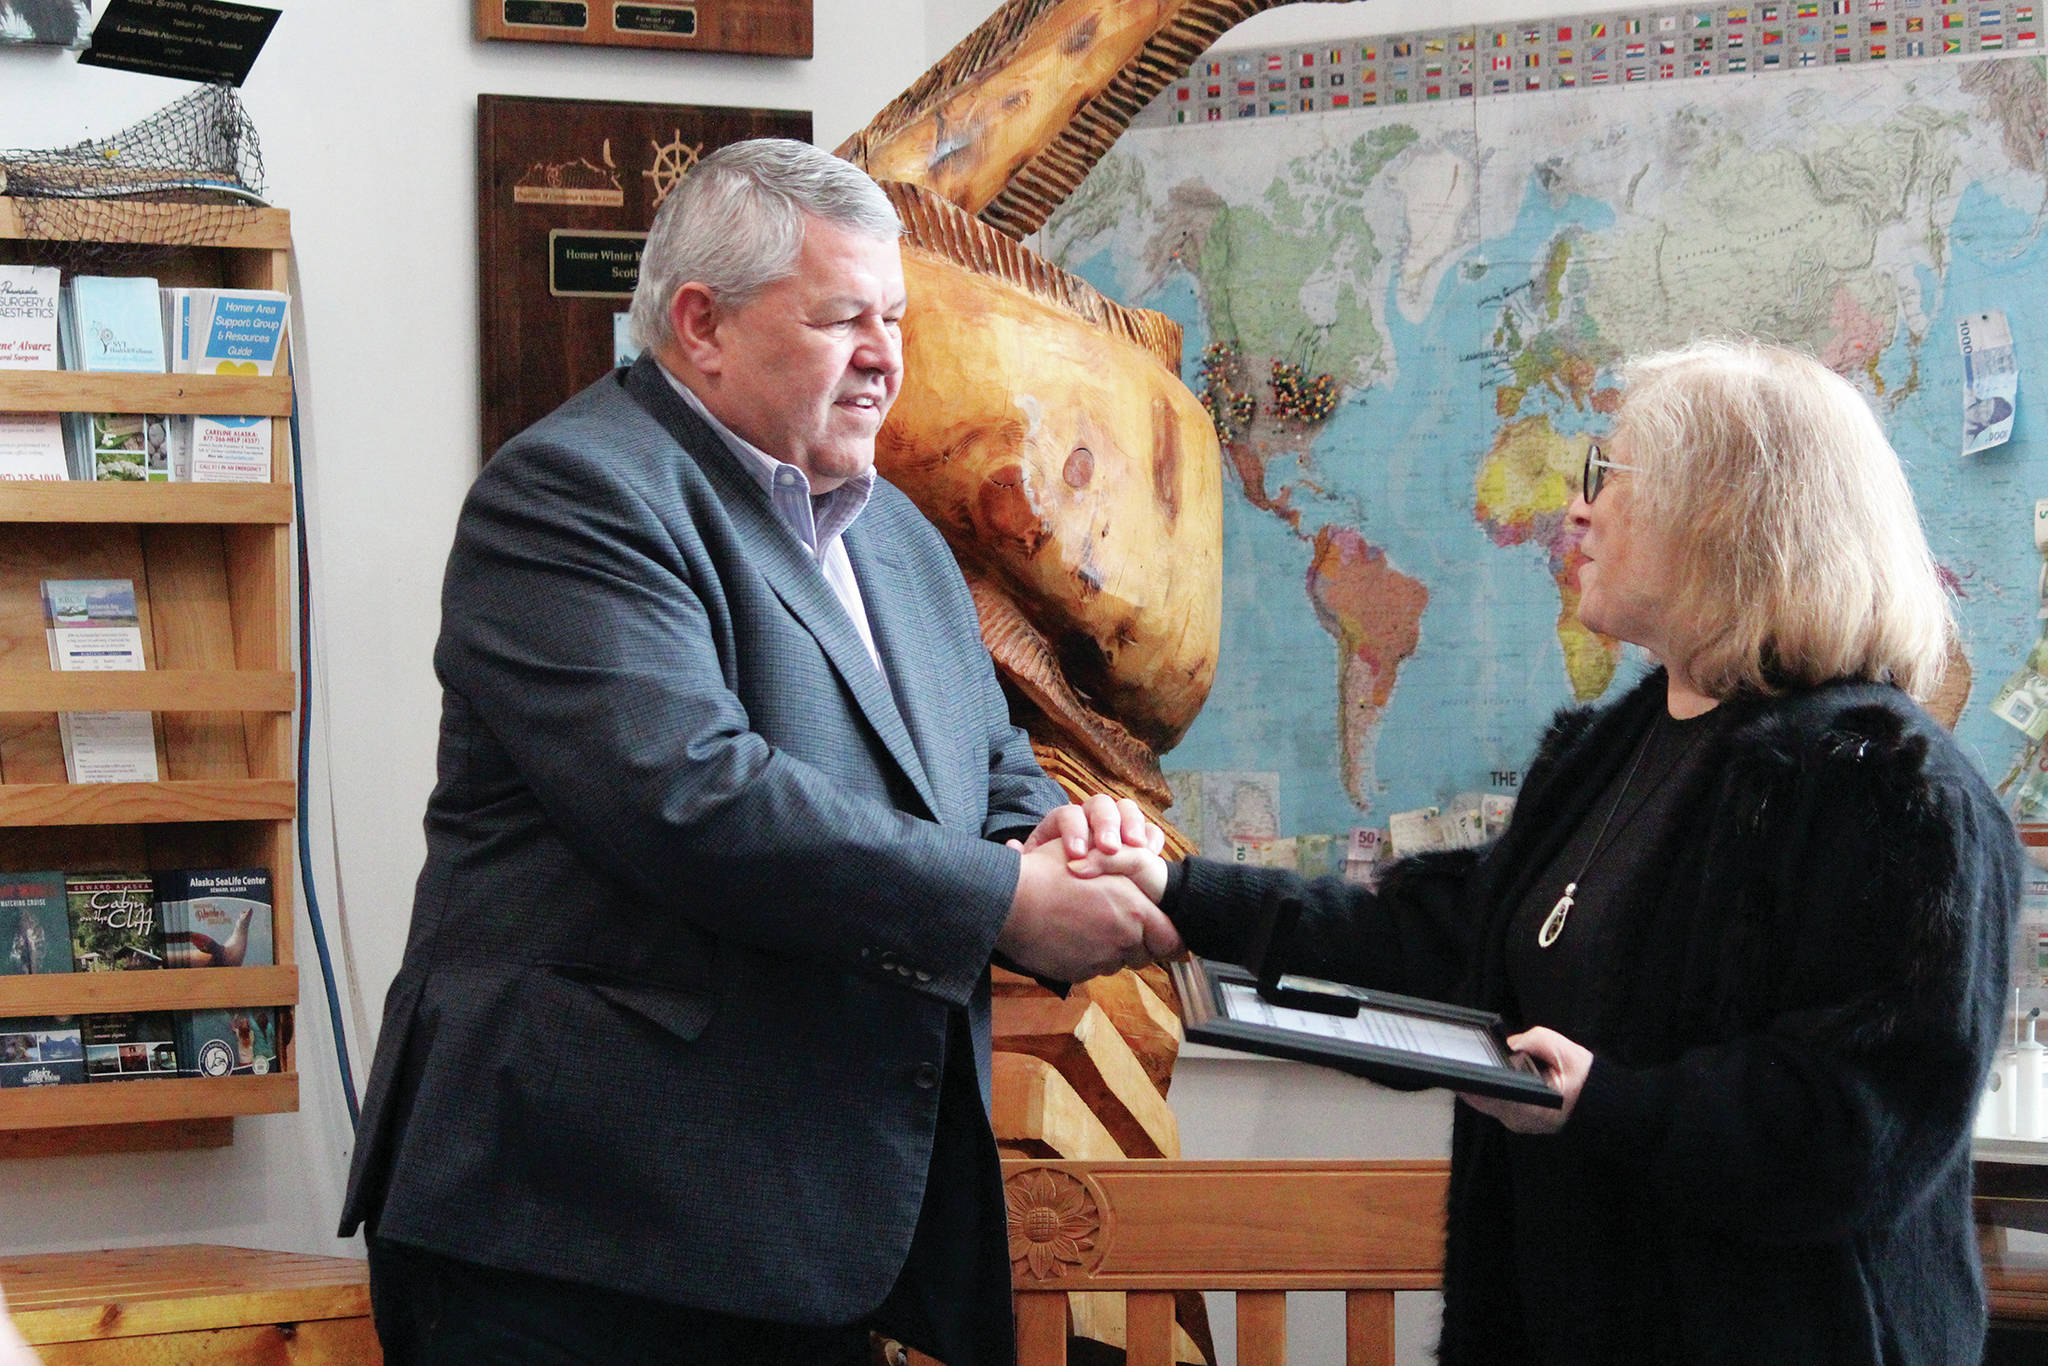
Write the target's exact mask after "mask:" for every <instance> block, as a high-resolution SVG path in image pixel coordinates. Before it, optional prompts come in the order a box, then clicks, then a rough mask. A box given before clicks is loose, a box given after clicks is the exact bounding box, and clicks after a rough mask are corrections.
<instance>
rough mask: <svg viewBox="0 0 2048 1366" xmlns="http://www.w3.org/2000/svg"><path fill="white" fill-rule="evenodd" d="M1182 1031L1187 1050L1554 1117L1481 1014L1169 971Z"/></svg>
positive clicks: (1548, 1091) (1227, 969) (1544, 1093)
mask: <svg viewBox="0 0 2048 1366" xmlns="http://www.w3.org/2000/svg"><path fill="white" fill-rule="evenodd" d="M1172 970H1173V983H1174V985H1175V986H1176V987H1178V988H1179V989H1180V999H1181V1006H1182V1010H1183V1011H1184V1014H1183V1017H1182V1024H1183V1025H1184V1026H1185V1027H1186V1029H1187V1036H1188V1038H1189V1039H1191V1040H1193V1041H1194V1042H1196V1043H1206V1044H1213V1045H1215V1046H1216V1047H1218V1048H1229V1049H1235V1050H1236V1051H1238V1052H1240V1053H1263V1054H1266V1055H1268V1056H1270V1057H1275V1058H1291V1059H1293V1060H1294V1061H1296V1062H1309V1063H1315V1064H1316V1065H1318V1066H1320V1067H1333V1068H1336V1069H1337V1070H1338V1071H1340V1072H1349V1073H1351V1074H1352V1075H1354V1076H1361V1077H1367V1078H1370V1079H1372V1080H1374V1081H1382V1082H1387V1083H1390V1084H1393V1085H1396V1086H1443V1087H1448V1088H1450V1089H1451V1090H1454V1091H1465V1092H1469V1093H1470V1094H1473V1095H1480V1096H1498V1097H1500V1098H1502V1099H1504V1100H1519V1101H1523V1102H1526V1103H1528V1104H1530V1105H1541V1106H1544V1107H1546V1108H1548V1109H1553V1110H1554V1109H1558V1108H1560V1107H1561V1106H1563V1104H1564V1097H1562V1096H1560V1095H1559V1094H1558V1093H1557V1090H1556V1088H1554V1087H1552V1086H1551V1085H1550V1083H1549V1082H1547V1081H1545V1080H1544V1079H1543V1076H1542V1074H1541V1071H1540V1069H1539V1068H1538V1066H1537V1064H1536V1063H1535V1062H1533V1061H1531V1060H1530V1059H1529V1058H1527V1057H1524V1056H1523V1055H1522V1054H1520V1053H1515V1052H1511V1051H1510V1050H1509V1049H1508V1047H1507V1045H1506V1044H1505V1043H1504V1042H1502V1039H1501V1020H1500V1016H1498V1015H1495V1014H1492V1013H1490V1012H1488V1011H1484V1010H1469V1009H1467V1008H1465V1007H1463V1006H1453V1005H1445V1004H1443V1003H1442V1002H1440V1001H1423V1000H1418V999H1416V998H1415V997H1412V996H1396V995H1394V994H1392V993H1390V992H1382V991H1368V990H1366V989H1365V988H1363V987H1353V986H1346V985H1344V984H1343V983H1341V982H1325V981H1321V980H1319V979H1317V978H1312V977H1295V976H1284V977H1280V978H1278V979H1277V985H1275V984H1267V985H1265V986H1264V987H1262V985H1261V983H1260V981H1259V979H1258V978H1257V977H1256V976H1254V975H1253V974H1252V973H1250V972H1247V971H1246V970H1245V969H1243V968H1240V967H1237V966H1235V965H1233V964H1229V963H1216V962H1211V961H1209V960H1207V959H1203V958H1186V959H1183V960H1182V961H1180V962H1178V963H1175V964H1173V969H1172Z"/></svg>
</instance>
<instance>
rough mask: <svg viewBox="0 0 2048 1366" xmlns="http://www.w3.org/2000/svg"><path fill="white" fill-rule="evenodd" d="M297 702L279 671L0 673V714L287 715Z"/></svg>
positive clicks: (293, 686)
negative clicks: (227, 713) (218, 712)
mask: <svg viewBox="0 0 2048 1366" xmlns="http://www.w3.org/2000/svg"><path fill="white" fill-rule="evenodd" d="M298 700H299V689H298V682H297V680H296V679H294V678H293V676H292V675H291V674H288V673H283V672H279V671H276V670H248V671H244V672H232V673H214V672H208V671H205V670H197V669H161V670H137V671H135V672H132V673H127V672H123V673H82V674H66V673H55V672H50V673H39V672H26V673H0V712H19V711H168V712H188V711H266V712H288V711H290V710H292V708H293V707H295V706H297V705H298Z"/></svg>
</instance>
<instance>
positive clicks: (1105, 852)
mask: <svg viewBox="0 0 2048 1366" xmlns="http://www.w3.org/2000/svg"><path fill="white" fill-rule="evenodd" d="M1165 843H1166V834H1165V832H1164V831H1162V830H1161V829H1160V828H1159V827H1158V826H1156V825H1154V824H1152V822H1150V821H1148V820H1146V819H1145V816H1144V813H1143V812H1142V811H1140V810H1139V809H1138V804H1137V803H1136V802H1133V801H1131V800H1129V799H1128V798H1126V799H1123V800H1121V801H1118V800H1113V799H1112V798H1110V797H1107V796H1104V795H1101V794H1097V795H1096V796H1093V797H1090V798H1088V800H1087V801H1085V802H1079V803H1075V804H1072V805H1068V806H1063V807H1060V808H1059V809H1057V810H1055V811H1054V812H1052V814H1050V815H1048V816H1047V817H1046V818H1045V819H1044V820H1043V821H1041V822H1039V825H1038V828H1037V829H1036V830H1034V831H1032V832H1031V836H1030V838H1029V839H1026V840H1023V841H1018V840H1011V841H1010V847H1011V848H1012V849H1015V850H1017V851H1019V852H1020V853H1021V854H1023V856H1024V857H1023V866H1022V868H1021V869H1020V871H1019V872H1018V875H1017V891H1016V894H1015V895H1014V896H1013V897H1012V898H1011V900H1010V918H1009V919H1008V920H1006V921H1005V922H1004V923H1003V929H1002V933H1001V934H999V935H997V937H996V948H997V949H998V950H999V951H1000V952H1002V953H1003V954H1005V955H1006V956H1008V957H1009V959H1010V961H1012V962H1013V963H1016V964H1017V965H1018V966H1019V967H1021V968H1023V969H1025V970H1026V971H1027V972H1032V973H1036V974H1037V975H1039V976H1041V977H1050V978H1053V979H1054V980H1056V981H1062V982H1079V981H1083V980H1085V979H1087V978H1089V977H1099V976H1101V975H1103V974H1104V973H1110V972H1115V971H1117V970H1118V969H1120V968H1136V967H1143V966H1145V965H1146V964H1147V963H1154V962H1157V961H1159V960H1160V959H1162V958H1174V957H1177V956H1179V955H1180V954H1181V953H1182V952H1184V951H1185V946H1184V945H1183V944H1182V943H1181V938H1180V932H1179V931H1178V930H1176V929H1174V927H1173V922H1172V921H1170V920H1168V919H1167V918H1166V916H1165V914H1164V913H1163V912H1162V911H1161V910H1160V909H1159V898H1160V897H1161V896H1162V895H1163V894H1164V892H1165V890H1166V862H1165V860H1164V859H1162V858H1161V857H1160V856H1159V851H1160V850H1161V849H1162V848H1163V847H1165Z"/></svg>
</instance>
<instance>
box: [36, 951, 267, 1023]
mask: <svg viewBox="0 0 2048 1366" xmlns="http://www.w3.org/2000/svg"><path fill="white" fill-rule="evenodd" d="M298 1003H299V970H298V969H297V968H296V967H294V966H292V965H290V964H286V965H285V966H283V967H274V968H271V967H265V968H162V969H158V970H156V971H152V972H51V973H43V974H40V975H37V976H33V977H0V1020H12V1019H20V1018H22V1017H23V1016H30V1015H97V1014H104V1013H105V1012H108V1011H115V1010H221V1009H227V1008H229V1007H232V1006H295V1005H297V1004H298Z"/></svg>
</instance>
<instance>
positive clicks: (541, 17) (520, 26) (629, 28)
mask: <svg viewBox="0 0 2048 1366" xmlns="http://www.w3.org/2000/svg"><path fill="white" fill-rule="evenodd" d="M476 36H477V37H479V38H510V39H514V40H516V41H520V42H528V43H602V44H605V45H606V46H609V47H665V48H674V49H678V50H681V51H686V52H743V53H747V54H750V55H753V56H758V57H808V56H810V55H811V0H476Z"/></svg>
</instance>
